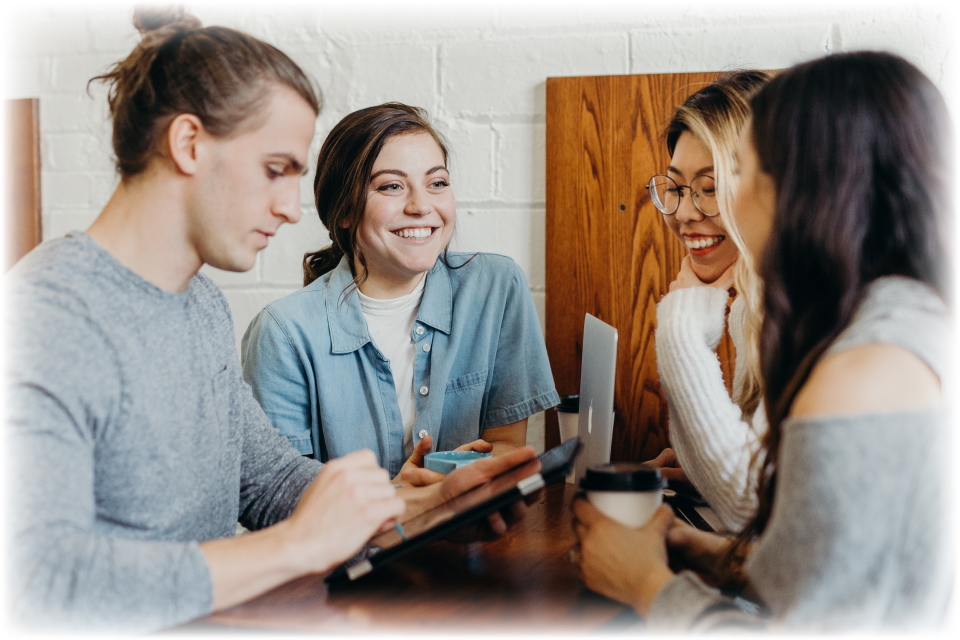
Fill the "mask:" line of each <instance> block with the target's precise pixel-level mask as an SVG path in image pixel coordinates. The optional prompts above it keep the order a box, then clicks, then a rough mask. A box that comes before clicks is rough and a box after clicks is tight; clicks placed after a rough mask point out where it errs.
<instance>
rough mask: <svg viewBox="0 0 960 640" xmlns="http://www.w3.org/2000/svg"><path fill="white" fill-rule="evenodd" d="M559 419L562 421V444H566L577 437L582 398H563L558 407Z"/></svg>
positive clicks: (576, 396)
mask: <svg viewBox="0 0 960 640" xmlns="http://www.w3.org/2000/svg"><path fill="white" fill-rule="evenodd" d="M557 419H558V420H559V421H560V442H566V441H567V440H569V439H570V438H573V437H574V436H576V435H577V421H578V420H579V419H580V396H579V395H576V394H575V395H572V396H563V397H562V398H560V404H558V405H557Z"/></svg>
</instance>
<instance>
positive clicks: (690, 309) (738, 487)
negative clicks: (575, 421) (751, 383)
mask: <svg viewBox="0 0 960 640" xmlns="http://www.w3.org/2000/svg"><path fill="white" fill-rule="evenodd" d="M727 299H728V294H727V292H726V291H724V290H722V289H717V288H714V287H705V286H704V287H688V288H685V289H678V290H677V291H673V292H671V293H668V294H667V295H666V296H664V298H663V300H661V301H660V304H658V305H657V332H656V340H657V367H658V369H659V372H660V384H661V386H662V387H663V391H664V393H665V394H666V396H667V402H668V403H669V405H670V443H671V445H672V446H673V449H674V451H675V452H676V454H677V459H678V460H679V461H680V465H681V466H682V467H683V470H684V471H685V472H686V474H687V477H688V478H689V479H690V482H692V483H693V486H694V487H696V489H697V491H699V492H700V494H701V495H702V496H703V498H704V499H705V500H706V501H707V503H708V504H709V505H710V507H711V508H712V509H713V510H714V512H715V513H716V514H717V517H719V518H720V521H721V522H722V523H723V526H724V527H725V528H726V529H727V530H729V531H739V530H740V529H741V528H742V527H743V526H744V525H745V524H746V523H747V522H748V521H749V519H750V518H751V517H752V516H753V514H754V512H755V511H756V491H755V486H756V474H755V473H752V472H751V470H750V461H751V458H752V456H753V454H754V452H755V451H756V450H757V448H758V446H759V442H760V438H762V436H763V434H764V433H765V432H766V430H767V421H766V415H765V411H764V408H763V402H762V401H761V403H760V406H759V407H758V408H757V411H756V412H755V413H754V415H753V416H752V418H751V419H750V420H745V419H744V416H743V415H742V412H741V410H740V407H739V406H738V405H737V404H736V403H734V402H733V400H731V399H730V394H729V393H727V389H726V387H725V386H724V384H723V374H722V372H721V370H720V361H719V359H718V358H717V354H716V353H715V350H716V348H717V345H718V344H719V343H720V338H721V337H722V336H723V330H724V317H725V309H726V305H727ZM745 313H746V306H745V304H744V303H743V299H742V298H738V299H736V300H735V301H734V302H733V305H732V306H731V309H730V329H729V330H730V337H731V338H732V339H733V345H734V348H736V350H737V359H736V367H735V373H734V382H733V384H734V389H735V390H736V389H740V388H741V387H742V385H743V383H744V373H745V371H746V368H745V366H744V358H745V356H744V355H743V354H744V353H745V349H744V346H745V338H744V333H743V327H744V320H745V318H744V314H745Z"/></svg>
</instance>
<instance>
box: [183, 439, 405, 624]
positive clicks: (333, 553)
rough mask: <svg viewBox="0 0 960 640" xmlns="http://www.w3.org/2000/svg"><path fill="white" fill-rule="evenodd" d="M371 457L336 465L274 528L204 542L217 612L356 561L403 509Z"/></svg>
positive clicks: (365, 454) (357, 455)
mask: <svg viewBox="0 0 960 640" xmlns="http://www.w3.org/2000/svg"><path fill="white" fill-rule="evenodd" d="M396 493H397V490H396V489H395V488H394V487H393V485H392V484H390V476H389V474H387V472H386V470H384V469H381V468H380V467H379V466H377V459H376V457H374V455H373V452H371V451H370V450H368V449H364V450H362V451H355V452H354V453H351V454H349V455H346V456H343V457H342V458H337V459H335V460H331V461H330V462H328V463H327V464H326V465H324V467H323V469H321V470H320V473H319V474H317V477H316V478H315V479H314V481H313V482H312V483H311V484H310V486H309V487H307V489H306V490H305V491H304V492H303V495H302V496H300V502H299V503H298V504H297V508H296V509H295V510H294V512H293V514H292V515H291V516H290V517H289V518H287V519H286V520H283V521H282V522H279V523H277V524H275V525H273V526H272V527H267V528H266V529H261V530H259V531H254V532H251V533H248V534H245V535H242V536H236V537H231V538H220V539H217V540H207V541H205V542H201V543H200V551H201V552H202V553H203V554H204V556H205V558H206V560H207V566H208V568H209V570H210V581H211V583H212V586H213V603H212V606H213V610H214V611H218V610H220V609H224V608H226V607H232V606H233V605H235V604H239V603H240V602H244V601H246V600H249V599H250V598H252V597H254V596H256V595H259V594H261V593H263V592H265V591H268V590H269V589H272V588H274V587H276V586H277V585H280V584H283V583H284V582H287V581H288V580H292V579H293V578H297V577H299V576H302V575H305V574H308V573H317V572H322V571H326V570H327V569H330V568H331V567H333V566H334V565H336V564H338V563H340V562H342V561H344V560H346V559H348V558H350V557H351V556H353V555H354V554H355V553H356V552H357V550H358V549H360V547H361V546H362V545H363V544H364V543H365V542H366V541H367V540H369V539H370V537H371V536H373V534H374V533H376V532H377V531H378V530H379V529H380V528H381V527H382V526H383V525H384V524H385V523H388V522H390V521H391V520H393V519H394V518H400V516H402V515H403V512H404V502H403V500H402V499H401V498H398V497H397V495H396Z"/></svg>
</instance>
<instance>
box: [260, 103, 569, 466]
mask: <svg viewBox="0 0 960 640" xmlns="http://www.w3.org/2000/svg"><path fill="white" fill-rule="evenodd" d="M314 195H315V197H316V205H317V211H318V213H319V215H320V220H321V222H323V224H324V226H325V227H326V228H327V229H328V230H329V233H330V239H331V240H332V241H333V244H332V245H331V246H329V247H327V248H325V249H322V250H320V251H318V252H316V253H310V254H307V255H306V256H305V258H304V283H305V285H306V286H305V287H304V288H303V289H301V290H300V291H298V292H296V293H294V294H292V295H290V296H287V297H286V298H282V299H280V300H278V301H276V302H274V303H272V304H270V305H268V306H267V307H266V308H265V309H264V310H263V311H262V312H261V313H260V314H259V315H258V316H257V317H256V318H255V319H254V320H253V322H252V323H251V324H250V327H249V328H248V329H247V333H246V335H244V338H243V349H242V351H243V358H244V374H245V377H246V379H247V381H248V382H249V383H250V385H251V386H252V387H253V389H254V393H255V394H256V395H257V398H258V399H259V400H260V403H261V405H262V406H263V408H264V410H265V411H266V413H267V415H268V416H270V419H271V420H272V421H273V424H274V425H275V426H276V427H277V428H278V429H280V431H281V432H282V433H283V434H284V435H286V436H287V437H288V438H290V439H291V441H292V442H293V443H294V445H295V446H296V447H297V448H298V449H299V450H300V452H301V453H303V454H305V455H310V456H313V457H316V458H317V459H319V460H328V459H333V458H336V457H339V456H342V455H345V454H347V453H349V452H351V451H355V450H357V449H360V448H369V449H372V450H373V451H375V452H376V453H377V456H378V460H379V461H380V463H381V464H382V465H383V466H384V467H385V468H387V469H388V470H389V471H390V472H391V474H394V475H396V476H398V480H400V481H404V482H412V483H415V484H420V483H423V482H429V481H435V480H437V479H439V478H440V477H442V476H440V475H439V474H435V473H433V472H430V471H428V470H425V469H421V468H419V466H420V465H421V464H422V459H423V456H424V454H426V453H428V452H430V451H431V450H441V451H442V450H451V449H456V448H462V447H466V448H472V449H477V450H480V451H490V450H491V449H492V451H493V453H494V454H498V453H503V452H506V451H509V450H512V449H515V448H517V447H521V446H523V445H524V444H525V442H526V431H527V418H528V417H529V416H530V415H532V414H534V413H537V412H539V411H543V410H544V409H546V408H548V407H551V406H554V405H555V404H557V403H558V402H559V397H558V396H557V392H556V390H555V389H554V384H553V377H552V375H551V373H550V365H549V362H548V360H547V353H546V348H545V346H544V343H543V336H542V334H541V331H540V324H539V321H538V319H537V314H536V311H535V309H534V306H533V300H532V299H531V296H530V290H529V287H528V285H527V281H526V278H525V277H524V275H523V272H522V271H521V270H520V268H519V267H518V266H517V265H516V264H515V263H514V262H513V261H512V260H510V259H509V258H506V257H504V256H498V255H493V254H463V253H455V252H451V251H448V245H449V243H450V239H451V237H452V236H453V231H454V226H455V223H456V201H455V199H454V195H453V187H452V186H451V182H450V171H449V167H448V154H447V148H446V145H445V144H444V142H443V140H442V138H441V137H440V136H439V135H438V134H437V132H436V131H435V130H434V129H433V127H432V126H431V125H430V123H429V122H428V121H427V117H426V113H425V112H424V111H423V110H421V109H417V108H415V107H409V106H407V105H403V104H398V103H389V104H383V105H379V106H375V107H369V108H366V109H361V110H360V111H356V112H354V113H352V114H350V115H348V116H346V117H345V118H344V119H343V120H341V121H340V122H339V123H338V124H337V125H336V126H335V127H334V128H333V130H332V131H331V132H330V135H329V136H328V137H327V139H326V141H325V142H324V144H323V147H322V148H321V150H320V154H319V157H318V158H317V174H316V179H315V182H314ZM478 438H481V439H482V441H480V442H477V441H476V440H477V439H478Z"/></svg>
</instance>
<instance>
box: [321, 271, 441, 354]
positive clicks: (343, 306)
mask: <svg viewBox="0 0 960 640" xmlns="http://www.w3.org/2000/svg"><path fill="white" fill-rule="evenodd" d="M354 291H355V290H354V288H353V273H352V272H351V271H350V263H349V261H348V260H347V257H346V256H344V257H343V258H342V259H341V260H340V263H339V264H338V265H337V267H336V268H335V269H334V270H333V271H332V272H330V279H329V280H328V281H327V285H326V289H325V292H324V295H325V296H326V299H327V304H326V307H327V326H328V327H329V328H330V348H331V350H332V351H333V353H337V354H342V353H350V352H352V351H356V350H357V349H359V348H360V347H362V346H363V345H365V344H367V343H368V342H370V341H371V340H372V338H371V337H370V332H369V331H368V330H367V322H366V320H364V318H363V311H362V310H361V309H360V297H359V296H357V295H354ZM417 322H420V323H422V324H425V325H428V326H430V327H433V328H434V329H436V330H437V331H442V332H443V333H446V334H447V335H449V334H450V328H451V326H452V322H453V293H452V287H451V285H450V274H449V273H447V270H446V269H445V268H444V265H443V258H440V259H438V260H437V263H436V264H435V265H433V268H432V269H430V271H429V272H427V282H426V284H425V285H424V289H423V300H422V301H421V302H420V311H419V312H418V313H417Z"/></svg>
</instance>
